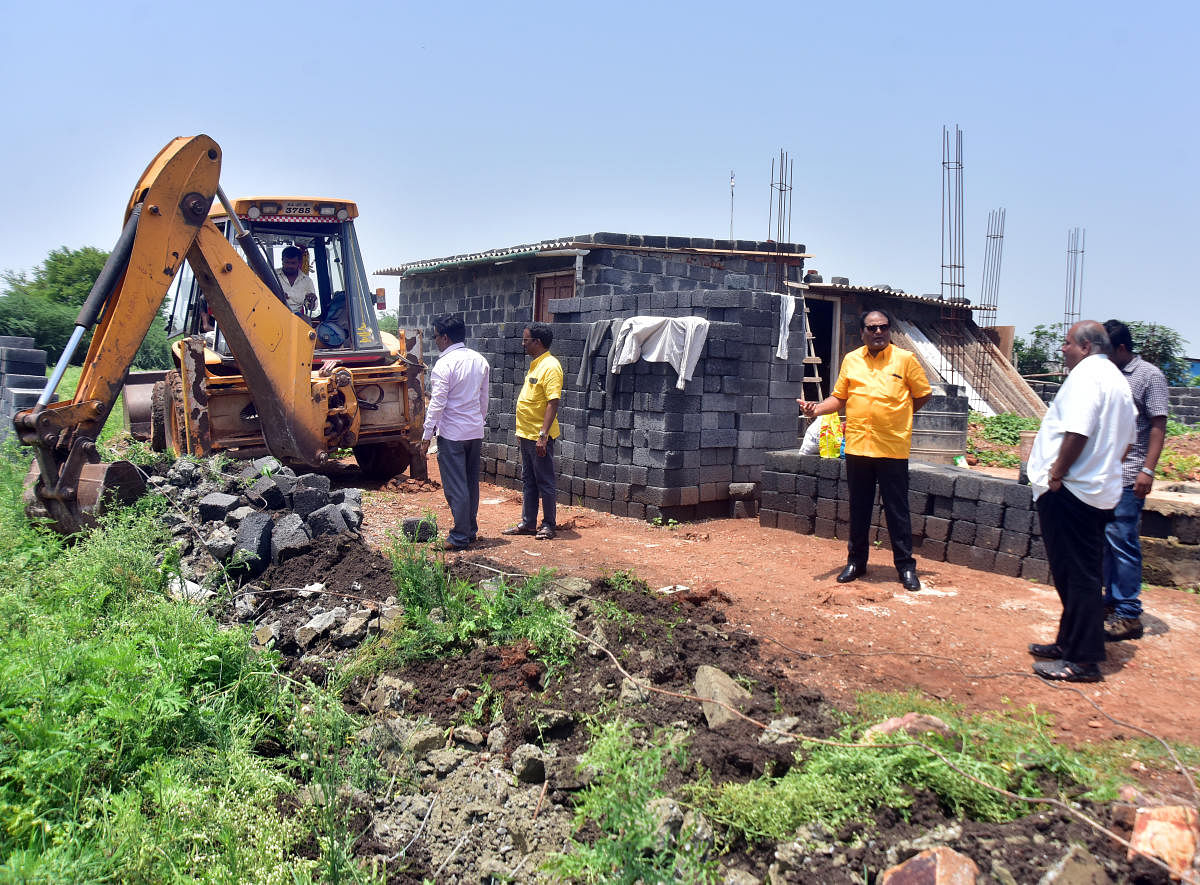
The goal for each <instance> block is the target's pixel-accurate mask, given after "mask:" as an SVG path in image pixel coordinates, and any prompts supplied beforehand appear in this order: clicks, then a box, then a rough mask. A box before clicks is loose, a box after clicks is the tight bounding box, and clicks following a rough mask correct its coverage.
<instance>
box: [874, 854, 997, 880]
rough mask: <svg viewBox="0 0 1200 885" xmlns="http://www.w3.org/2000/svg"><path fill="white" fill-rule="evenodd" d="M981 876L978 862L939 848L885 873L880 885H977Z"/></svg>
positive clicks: (910, 859) (919, 855)
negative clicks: (977, 879)
mask: <svg viewBox="0 0 1200 885" xmlns="http://www.w3.org/2000/svg"><path fill="white" fill-rule="evenodd" d="M978 876H979V867H977V866H976V865H975V861H973V860H971V858H969V857H967V856H966V855H965V854H959V853H958V852H957V851H955V850H954V849H952V848H947V847H946V846H944V845H939V846H938V847H937V848H931V849H929V850H928V851H922V852H921V853H920V854H918V855H916V856H915V857H910V858H909V859H908V860H906V861H904V863H901V864H897V865H896V866H894V867H891V868H889V869H887V870H884V871H883V873H882V874H880V876H879V885H975V880H976V878H977V877H978Z"/></svg>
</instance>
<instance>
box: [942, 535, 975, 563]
mask: <svg viewBox="0 0 1200 885" xmlns="http://www.w3.org/2000/svg"><path fill="white" fill-rule="evenodd" d="M974 549H975V548H973V547H971V546H970V545H969V544H957V543H955V542H953V541H951V542H950V543H949V544H947V545H946V562H952V563H954V564H955V565H965V566H968V567H970V566H971V563H972V562H973V559H972V552H973V551H974Z"/></svg>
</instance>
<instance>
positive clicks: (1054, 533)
mask: <svg viewBox="0 0 1200 885" xmlns="http://www.w3.org/2000/svg"><path fill="white" fill-rule="evenodd" d="M1111 350H1112V347H1111V345H1110V343H1109V340H1108V334H1107V333H1106V332H1105V331H1104V327H1103V326H1102V325H1100V324H1099V323H1097V322H1094V321H1092V320H1083V321H1081V322H1078V323H1075V325H1073V326H1071V328H1070V329H1069V330H1068V331H1067V337H1066V341H1064V342H1063V346H1062V353H1063V364H1064V365H1065V366H1066V367H1067V370H1068V372H1069V373H1070V374H1069V375H1067V379H1066V381H1064V382H1063V386H1062V387H1061V388H1060V389H1059V391H1058V394H1057V395H1056V396H1055V397H1054V402H1052V403H1051V404H1050V409H1049V410H1048V411H1047V412H1046V417H1045V418H1043V419H1042V426H1041V428H1040V429H1039V430H1038V433H1037V438H1036V439H1035V440H1034V442H1033V452H1032V453H1031V454H1030V456H1029V483H1030V485H1031V486H1032V487H1033V497H1034V500H1035V501H1036V502H1037V510H1038V520H1039V522H1040V524H1041V527H1042V539H1043V540H1044V541H1045V544H1046V558H1047V559H1049V561H1050V574H1051V576H1052V577H1053V579H1054V587H1055V589H1056V590H1057V591H1058V596H1059V599H1061V600H1062V606H1063V612H1062V617H1061V618H1060V619H1059V623H1058V636H1057V638H1056V639H1055V640H1054V642H1053V643H1048V644H1044V645H1043V644H1039V643H1033V644H1031V645H1030V646H1029V652H1030V654H1032V655H1033V656H1034V657H1039V658H1048V660H1045V661H1038V662H1037V663H1035V664H1034V665H1033V671H1034V672H1035V673H1037V674H1038V675H1039V676H1041V677H1042V678H1044V679H1059V680H1064V681H1067V682H1099V681H1100V680H1101V679H1102V678H1103V677H1102V676H1101V675H1100V666H1099V664H1100V661H1103V660H1104V658H1105V654H1104V603H1103V597H1102V594H1101V590H1100V577H1101V569H1102V566H1103V562H1104V545H1105V541H1104V529H1105V527H1106V526H1107V525H1108V523H1109V522H1110V521H1111V520H1112V518H1113V508H1115V507H1116V506H1117V502H1118V501H1120V500H1121V488H1122V480H1121V460H1122V458H1123V457H1124V455H1125V451H1126V449H1128V448H1129V446H1130V445H1131V444H1132V443H1133V441H1134V439H1135V419H1136V412H1135V410H1134V407H1133V397H1132V395H1131V394H1130V392H1129V384H1128V383H1127V382H1126V381H1125V377H1124V376H1123V375H1122V374H1121V370H1120V369H1118V368H1117V367H1116V366H1115V365H1114V364H1113V363H1112V362H1111V361H1109V359H1108V354H1109V353H1110V352H1111Z"/></svg>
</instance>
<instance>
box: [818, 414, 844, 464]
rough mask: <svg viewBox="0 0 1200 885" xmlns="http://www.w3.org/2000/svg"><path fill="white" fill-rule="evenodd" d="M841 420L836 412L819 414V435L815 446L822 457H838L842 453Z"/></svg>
mask: <svg viewBox="0 0 1200 885" xmlns="http://www.w3.org/2000/svg"><path fill="white" fill-rule="evenodd" d="M843 442H844V440H843V439H842V420H841V418H839V417H838V416H837V414H836V413H835V414H832V415H822V416H821V435H820V437H818V441H817V446H818V451H819V452H820V453H821V457H822V458H838V457H840V456H841V453H842V445H843Z"/></svg>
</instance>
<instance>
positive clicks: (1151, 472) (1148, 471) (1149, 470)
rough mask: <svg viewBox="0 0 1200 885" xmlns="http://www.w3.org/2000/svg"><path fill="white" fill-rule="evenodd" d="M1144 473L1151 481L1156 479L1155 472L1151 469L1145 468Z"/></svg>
mask: <svg viewBox="0 0 1200 885" xmlns="http://www.w3.org/2000/svg"><path fill="white" fill-rule="evenodd" d="M1142 473H1144V474H1146V476H1148V477H1150V478H1151V479H1154V471H1153V470H1151V469H1150V468H1149V467H1143V468H1142Z"/></svg>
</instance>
